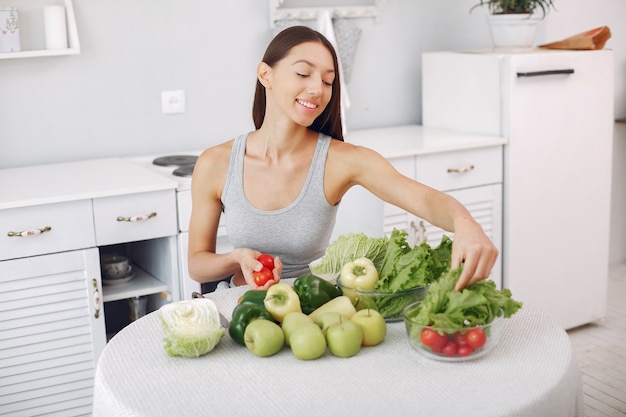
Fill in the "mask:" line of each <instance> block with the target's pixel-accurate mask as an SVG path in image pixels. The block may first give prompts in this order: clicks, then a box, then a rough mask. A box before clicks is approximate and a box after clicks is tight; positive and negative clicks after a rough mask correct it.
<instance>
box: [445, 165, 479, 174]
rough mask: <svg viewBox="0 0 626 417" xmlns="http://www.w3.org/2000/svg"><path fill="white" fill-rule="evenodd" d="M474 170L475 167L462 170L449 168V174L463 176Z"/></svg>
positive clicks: (471, 166) (469, 166) (470, 166)
mask: <svg viewBox="0 0 626 417" xmlns="http://www.w3.org/2000/svg"><path fill="white" fill-rule="evenodd" d="M473 170H474V165H468V166H466V167H461V168H448V174H462V173H464V172H470V171H473Z"/></svg>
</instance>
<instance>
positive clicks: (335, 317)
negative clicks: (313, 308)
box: [315, 311, 348, 334]
mask: <svg viewBox="0 0 626 417" xmlns="http://www.w3.org/2000/svg"><path fill="white" fill-rule="evenodd" d="M346 320H348V318H347V317H346V316H344V315H342V314H341V313H338V312H336V311H327V312H326V313H323V314H321V315H320V316H317V318H316V319H315V324H317V325H318V326H319V327H320V329H322V332H323V333H324V334H326V331H327V330H328V328H329V327H331V326H334V325H336V324H340V323H342V322H344V321H346Z"/></svg>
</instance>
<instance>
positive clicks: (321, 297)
mask: <svg viewBox="0 0 626 417" xmlns="http://www.w3.org/2000/svg"><path fill="white" fill-rule="evenodd" d="M293 288H294V290H295V291H296V293H297V294H298V297H300V305H301V307H302V312H303V313H304V314H311V313H312V312H313V311H314V310H315V309H317V308H318V307H320V306H321V305H323V304H326V303H327V302H328V301H330V300H332V299H333V298H336V297H339V296H340V295H341V291H340V290H339V288H338V287H337V286H336V285H334V284H332V283H331V282H328V281H326V280H325V279H324V278H320V277H318V276H316V275H300V276H299V277H298V278H296V280H295V281H294V283H293Z"/></svg>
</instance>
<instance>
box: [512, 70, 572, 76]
mask: <svg viewBox="0 0 626 417" xmlns="http://www.w3.org/2000/svg"><path fill="white" fill-rule="evenodd" d="M573 73H574V70H573V69H571V68H568V69H560V70H548V71H530V72H518V73H517V76H518V78H519V77H540V76H542V75H559V74H573Z"/></svg>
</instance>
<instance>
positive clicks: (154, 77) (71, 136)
mask: <svg viewBox="0 0 626 417" xmlns="http://www.w3.org/2000/svg"><path fill="white" fill-rule="evenodd" d="M21 1H22V2H25V1H27V0H21ZM28 1H34V0H28ZM38 1H42V0H38ZM476 2H477V0H388V1H387V6H386V7H385V9H384V10H383V13H382V15H381V16H380V19H379V21H378V22H375V21H374V20H372V19H359V20H355V21H354V22H355V23H356V24H357V25H358V26H359V27H360V28H361V29H362V35H361V42H360V43H359V46H358V50H357V54H356V63H355V69H354V71H353V74H352V79H351V82H350V84H349V86H348V89H349V93H350V99H351V101H352V107H351V109H350V110H349V111H348V113H347V126H348V128H349V129H359V128H367V127H379V126H389V125H394V124H401V123H420V122H421V83H420V78H421V70H420V66H421V59H420V54H421V53H422V52H424V51H431V50H447V49H479V48H489V47H491V40H490V38H489V31H488V28H487V25H486V22H485V14H486V10H484V9H477V10H475V11H474V12H472V13H471V14H470V13H469V9H470V7H471V6H472V5H473V4H475V3H476ZM12 3H13V4H17V5H18V7H19V3H20V2H15V1H13V2H12ZM12 3H11V0H0V4H12ZM556 3H557V9H558V11H556V12H552V13H550V15H549V16H548V17H547V18H546V20H545V21H544V22H542V24H541V27H540V30H541V32H540V37H539V39H538V43H545V42H550V41H555V40H559V39H562V38H564V37H567V36H570V35H573V34H576V33H579V32H582V31H584V30H587V29H591V28H594V27H596V26H600V25H608V26H610V27H611V30H612V32H613V38H612V39H610V40H609V42H608V43H607V45H606V47H607V48H611V49H614V50H615V51H616V73H617V77H616V98H615V103H616V115H617V117H622V118H623V117H626V84H625V82H624V78H625V77H624V74H625V73H626V51H625V47H624V45H626V33H624V31H625V29H624V25H623V24H622V21H623V18H624V16H626V2H624V1H623V0H595V1H593V2H591V1H588V0H557V1H556ZM74 8H75V11H76V15H77V20H78V22H77V24H78V31H79V35H80V42H81V49H82V52H81V54H80V55H77V56H63V57H51V58H28V59H4V60H0V168H8V167H15V166H24V165H32V164H40V163H51V162H61V161H68V160H76V159H85V158H99V157H106V156H115V155H120V156H126V155H141V154H159V153H164V152H175V151H181V150H187V149H203V148H206V147H208V146H211V145H213V144H216V143H219V142H222V141H224V140H226V139H228V138H230V137H233V136H234V135H236V134H238V133H241V132H243V131H245V130H248V129H250V128H251V127H252V123H251V117H250V113H251V106H250V103H251V100H252V95H253V88H254V82H255V78H254V74H255V68H256V64H257V62H258V61H259V60H260V59H261V55H262V53H263V51H264V49H265V46H266V45H267V43H268V42H269V40H270V39H271V36H272V31H271V29H270V28H269V24H268V21H269V17H268V9H267V2H266V1H265V0H236V1H221V2H215V1H207V0H184V1H173V0H169V1H168V0H161V1H158V2H156V1H152V0H132V1H127V0H107V1H93V0H74ZM171 89H183V90H185V92H186V95H187V111H186V113H184V114H181V115H163V114H161V109H160V93H161V91H162V90H171ZM620 149H622V151H623V149H624V147H623V146H622V147H621V148H620ZM617 159H619V156H618V158H617ZM625 159H626V158H625V157H624V155H622V156H621V159H619V160H621V161H624V160H625ZM42 180H43V179H42ZM616 181H619V182H621V184H622V185H621V188H622V189H623V188H624V186H623V181H624V179H623V178H617V179H616ZM623 207H624V206H622V208H623ZM623 212H624V210H622V213H623ZM621 224H622V225H623V224H624V223H623V222H622V223H621ZM624 233H626V231H624ZM621 253H624V255H623V256H624V257H626V250H623V248H622V250H621Z"/></svg>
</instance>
